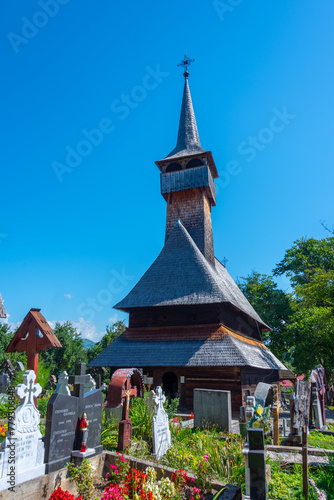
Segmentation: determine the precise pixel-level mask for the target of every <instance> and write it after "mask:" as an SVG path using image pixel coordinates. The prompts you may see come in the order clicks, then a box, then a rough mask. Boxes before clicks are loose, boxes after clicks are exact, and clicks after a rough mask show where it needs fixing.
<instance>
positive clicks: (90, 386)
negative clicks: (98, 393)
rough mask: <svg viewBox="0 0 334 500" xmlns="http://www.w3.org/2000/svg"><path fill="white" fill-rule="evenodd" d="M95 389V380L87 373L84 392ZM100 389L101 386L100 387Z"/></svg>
mask: <svg viewBox="0 0 334 500" xmlns="http://www.w3.org/2000/svg"><path fill="white" fill-rule="evenodd" d="M94 389H96V382H95V380H94V379H93V377H92V376H91V375H89V379H87V382H86V383H85V389H84V390H85V394H86V392H89V391H92V390H94ZM101 390H102V388H101Z"/></svg>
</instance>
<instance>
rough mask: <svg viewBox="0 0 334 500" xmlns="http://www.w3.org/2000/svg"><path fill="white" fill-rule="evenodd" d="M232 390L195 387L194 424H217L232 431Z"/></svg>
mask: <svg viewBox="0 0 334 500" xmlns="http://www.w3.org/2000/svg"><path fill="white" fill-rule="evenodd" d="M231 408H232V407H231V391H220V390H211V389H194V426H195V427H205V426H207V425H209V426H212V425H217V426H218V427H220V428H221V429H223V430H224V431H226V432H231V420H232V409H231Z"/></svg>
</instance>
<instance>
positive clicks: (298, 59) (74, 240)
mask: <svg viewBox="0 0 334 500" xmlns="http://www.w3.org/2000/svg"><path fill="white" fill-rule="evenodd" d="M0 18H1V37H0V50H1V69H2V78H1V82H0V85H1V103H0V106H1V118H2V119H1V127H2V130H1V151H0V156H1V177H0V183H1V210H0V214H1V216H0V292H1V294H2V296H3V298H4V300H5V306H6V308H7V312H8V313H9V315H10V317H9V322H10V323H13V324H17V323H18V322H20V321H22V319H23V317H24V316H25V314H26V313H27V312H28V310H29V309H30V308H31V307H39V308H41V312H42V313H43V314H44V315H45V317H46V318H47V319H48V321H50V322H51V323H52V324H53V322H55V321H65V320H70V321H73V323H74V324H75V325H76V326H77V327H78V330H79V331H81V332H82V334H83V336H84V337H88V338H91V339H93V340H98V339H99V338H100V337H101V335H102V333H103V332H104V330H105V325H106V324H108V323H110V322H113V321H115V320H116V319H123V318H126V315H125V314H124V313H122V312H117V311H116V310H114V309H113V308H112V306H113V305H114V304H116V303H117V302H118V301H119V300H120V299H122V298H123V297H124V296H125V295H126V294H127V293H128V291H129V290H130V289H131V288H132V287H133V286H134V285H135V283H136V282H137V281H138V279H139V278H140V277H141V276H142V274H143V273H144V272H145V271H146V269H147V268H148V267H149V265H150V264H151V263H152V262H153V260H154V259H155V258H156V256H157V255H158V253H159V252H160V250H161V248H162V246H163V241H164V230H165V213H166V204H165V201H164V199H163V198H162V196H161V195H160V181H159V170H158V168H157V167H156V165H155V164H154V162H155V161H156V160H159V159H161V158H163V157H165V156H166V155H167V154H168V153H169V152H170V151H171V150H172V149H173V148H174V146H175V144H176V136H177V127H178V120H179V112H180V105H181V98H182V89H183V77H182V70H181V69H180V68H177V64H178V63H179V62H180V60H181V59H182V57H183V54H184V52H185V50H187V51H188V54H189V56H190V57H192V58H195V60H196V61H195V63H194V64H193V65H192V66H191V67H190V79H189V83H190V89H191V93H192V98H193V103H194V108H195V114H196V119H197V124H198V129H199V135H200V139H201V144H202V146H203V147H204V148H205V149H207V150H210V151H212V152H213V156H214V159H215V162H216V165H217V168H218V171H219V173H220V175H221V178H220V180H219V181H218V200H217V206H216V207H214V208H213V211H212V219H213V230H214V241H215V253H216V256H217V257H218V258H219V259H223V258H224V257H226V258H227V259H228V263H227V268H228V270H229V272H230V273H231V275H232V276H233V278H234V279H237V278H238V277H241V276H247V275H248V274H249V273H250V272H251V271H252V270H257V271H259V272H262V273H270V272H271V270H272V268H273V267H274V266H275V264H276V263H277V262H279V261H280V260H281V259H282V258H283V255H284V252H285V250H286V249H287V248H289V247H290V246H291V244H292V243H293V241H294V240H296V239H297V238H300V237H302V236H307V237H311V236H312V237H315V238H322V237H325V236H328V235H329V234H328V233H327V234H326V232H325V231H324V229H323V228H322V226H321V224H320V220H325V221H327V223H328V224H329V225H332V224H333V223H334V213H333V201H332V198H333V194H332V193H333V160H334V148H333V136H334V120H333V109H334V92H333V88H334V69H333V67H334V66H333V59H334V57H333V56H334V54H333V52H334V30H333V26H332V23H333V18H334V4H333V2H332V1H331V0H323V1H322V2H314V1H311V0H304V1H303V2H301V1H294V2H287V1H285V2H282V1H274V2H268V1H267V0H252V1H250V0H226V1H224V0H221V1H215V2H212V1H190V0H184V1H183V2H179V1H175V0H171V1H170V2H168V3H161V2H155V1H152V0H149V1H146V2H135V1H128V2H124V3H122V2H110V1H107V0H100V1H97V2H88V1H86V0H81V1H80V2H79V0H48V1H47V0H40V1H33V0H24V1H23V0H20V1H19V0H16V1H15V2H12V1H11V0H2V1H1V2H0ZM97 129H98V131H97ZM78 152H79V154H78ZM279 284H280V286H281V287H282V288H283V289H287V288H288V282H287V281H286V280H285V279H281V280H280V282H279Z"/></svg>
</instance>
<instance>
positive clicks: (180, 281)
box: [115, 221, 268, 328]
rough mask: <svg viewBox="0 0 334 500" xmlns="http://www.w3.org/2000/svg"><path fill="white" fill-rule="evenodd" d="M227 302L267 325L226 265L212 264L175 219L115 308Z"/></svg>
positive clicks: (125, 309) (265, 326) (216, 262)
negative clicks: (154, 256) (149, 262)
mask: <svg viewBox="0 0 334 500" xmlns="http://www.w3.org/2000/svg"><path fill="white" fill-rule="evenodd" d="M226 302H227V303H230V304H232V305H233V306H235V307H236V308H237V309H239V310H240V311H242V312H244V313H245V314H247V315H248V316H250V317H251V318H253V319H254V320H255V321H257V322H258V323H259V324H260V325H261V326H262V327H264V328H268V327H267V325H266V324H265V323H264V322H263V321H262V320H261V318H260V316H259V315H258V314H257V313H256V311H255V310H254V309H253V307H252V306H251V304H250V303H249V302H248V300H247V299H246V297H245V296H244V294H243V293H242V292H241V290H240V289H239V288H238V286H237V285H236V283H235V282H234V280H233V279H232V277H231V276H230V275H229V273H228V272H227V270H226V268H225V267H224V266H223V265H222V264H221V263H220V262H219V261H218V260H217V259H215V265H212V264H211V263H210V262H208V261H207V259H206V258H205V257H204V255H203V254H202V252H201V251H200V250H199V249H198V247H197V245H196V243H195V242H194V240H193V239H192V237H191V236H190V234H189V233H188V231H187V230H186V228H185V227H184V226H183V224H182V223H181V222H180V221H178V222H177V224H176V225H175V227H174V229H173V230H172V231H171V233H170V235H169V237H168V239H167V242H166V243H165V246H164V247H163V249H162V251H161V252H160V254H159V256H158V257H157V259H156V260H155V261H154V262H153V264H152V265H151V267H150V268H149V269H148V270H147V271H146V273H145V274H144V275H143V276H142V278H141V279H140V280H139V282H138V283H137V284H136V285H135V287H134V288H133V289H132V290H131V292H130V293H129V294H128V295H127V296H126V297H125V298H124V299H123V300H121V301H120V302H119V303H118V304H116V306H115V308H116V309H121V310H123V311H126V312H128V311H129V310H130V309H132V308H135V307H152V306H177V305H195V304H217V303H226Z"/></svg>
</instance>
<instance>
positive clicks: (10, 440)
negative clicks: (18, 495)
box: [0, 370, 45, 491]
mask: <svg viewBox="0 0 334 500" xmlns="http://www.w3.org/2000/svg"><path fill="white" fill-rule="evenodd" d="M35 378H36V376H35V372H34V371H33V370H27V371H26V372H25V374H24V375H23V383H22V384H19V385H18V386H17V387H16V389H15V392H16V394H17V396H18V397H19V398H20V404H19V406H18V407H17V408H16V410H15V412H14V413H13V415H12V416H10V417H9V422H8V427H9V429H8V432H7V436H6V439H5V441H4V442H3V443H2V449H1V450H0V491H2V490H4V489H8V488H9V487H12V488H14V489H12V490H11V491H14V490H15V486H16V485H18V484H21V483H23V482H24V481H27V480H28V479H34V478H36V477H39V476H43V475H44V473H45V464H44V444H43V441H42V434H41V432H40V430H39V423H40V414H39V412H38V410H37V408H36V406H35V402H34V398H36V397H37V396H38V395H39V394H40V393H41V392H42V388H41V386H40V385H39V384H35Z"/></svg>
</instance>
